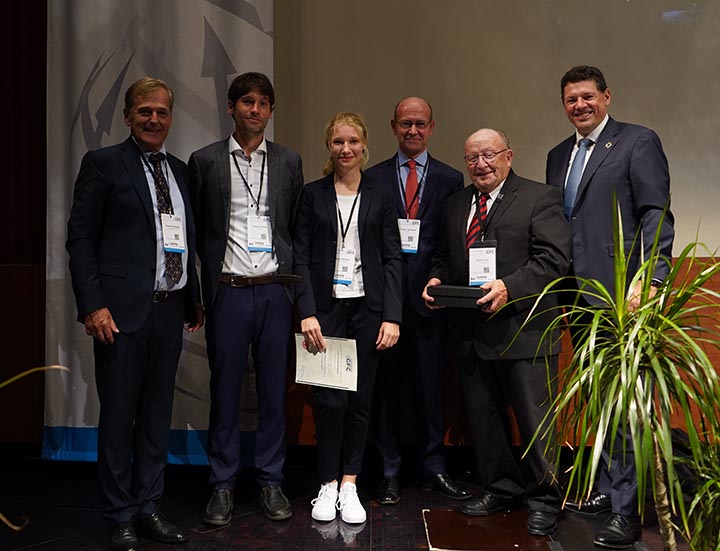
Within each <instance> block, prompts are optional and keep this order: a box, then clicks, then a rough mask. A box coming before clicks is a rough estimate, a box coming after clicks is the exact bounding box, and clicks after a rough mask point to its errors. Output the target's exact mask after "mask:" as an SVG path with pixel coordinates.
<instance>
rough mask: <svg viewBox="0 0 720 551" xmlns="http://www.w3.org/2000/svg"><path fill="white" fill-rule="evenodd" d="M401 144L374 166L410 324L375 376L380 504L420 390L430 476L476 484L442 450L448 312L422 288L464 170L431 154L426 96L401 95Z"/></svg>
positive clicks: (448, 485) (433, 483)
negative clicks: (452, 467)
mask: <svg viewBox="0 0 720 551" xmlns="http://www.w3.org/2000/svg"><path fill="white" fill-rule="evenodd" d="M390 125H391V127H392V131H393V133H394V134H395V137H396V138H397V141H398V152H397V153H396V154H395V155H393V156H392V157H391V158H389V159H387V160H385V161H382V162H381V163H378V164H377V165H375V166H373V167H372V168H370V169H368V171H367V173H368V175H370V176H371V177H372V178H374V179H375V180H376V181H377V182H379V183H380V184H381V185H383V186H385V187H386V189H388V190H389V191H390V193H391V194H392V197H393V203H394V206H395V214H396V216H397V219H398V225H399V227H400V232H401V235H402V236H403V238H404V242H403V255H402V289H403V330H402V332H401V335H400V340H399V342H398V344H397V346H395V347H393V348H391V349H390V350H387V351H385V352H383V354H382V356H381V361H380V362H381V363H380V370H379V373H378V380H377V383H376V404H377V408H376V409H377V411H376V423H375V425H376V426H375V438H376V441H377V444H378V448H379V450H380V454H381V456H382V460H383V476H384V479H383V482H382V483H381V485H380V487H379V488H378V492H377V498H378V501H379V503H380V504H381V505H391V504H396V503H398V502H399V501H400V485H399V481H398V477H399V475H400V462H401V459H402V457H401V450H400V440H399V435H400V431H401V427H402V426H403V425H405V424H406V420H403V416H402V408H401V406H402V405H403V403H405V402H407V400H408V398H413V399H415V398H416V399H415V400H413V402H415V403H417V406H418V407H417V408H416V409H414V410H413V412H414V413H417V416H416V419H415V422H416V423H417V424H419V425H420V426H419V427H417V428H418V429H419V430H417V431H416V432H417V434H418V436H419V442H418V444H420V445H421V447H422V449H423V460H424V461H423V471H424V478H425V482H426V484H427V485H428V486H429V487H431V488H434V489H435V490H437V491H439V492H440V493H442V494H443V495H446V496H448V497H450V498H453V499H468V498H470V497H471V494H470V492H469V491H468V490H467V489H465V488H462V487H461V486H459V485H457V484H456V483H455V482H454V481H453V480H452V479H451V478H450V477H449V476H448V475H447V474H446V471H445V457H444V455H443V438H444V434H445V433H444V426H443V412H442V373H443V366H444V365H445V351H444V346H443V345H444V342H445V333H446V329H447V317H446V315H445V312H442V311H439V312H438V311H433V310H430V309H428V308H426V307H425V303H424V302H423V300H422V291H423V288H424V287H425V284H426V283H427V280H428V272H429V271H430V260H431V258H432V255H433V253H434V252H435V249H436V248H437V244H438V242H439V240H440V221H441V218H442V206H443V204H444V203H445V199H447V198H448V197H449V196H450V195H451V194H453V193H454V192H456V191H458V190H460V189H462V187H463V177H462V174H461V173H460V172H458V171H457V170H455V169H454V168H452V167H450V166H448V165H446V164H445V163H441V162H440V161H438V160H437V159H434V158H433V157H431V156H430V153H429V152H428V150H427V142H428V139H429V138H430V136H431V135H432V133H433V129H434V128H435V120H434V119H433V113H432V107H431V106H430V104H429V103H428V102H427V101H425V100H424V99H422V98H416V97H409V98H405V99H403V100H401V101H400V102H399V103H398V104H397V105H396V106H395V111H394V113H393V119H392V120H391V121H390Z"/></svg>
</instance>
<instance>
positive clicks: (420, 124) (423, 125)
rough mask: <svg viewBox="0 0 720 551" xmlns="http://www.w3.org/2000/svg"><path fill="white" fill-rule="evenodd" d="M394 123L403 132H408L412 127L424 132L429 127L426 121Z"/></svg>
mask: <svg viewBox="0 0 720 551" xmlns="http://www.w3.org/2000/svg"><path fill="white" fill-rule="evenodd" d="M395 122H396V123H397V125H398V126H399V127H400V128H402V129H403V130H410V129H411V128H412V127H413V126H414V127H415V128H417V129H418V130H425V129H426V128H427V127H428V126H430V123H429V122H427V121H408V120H402V121H395Z"/></svg>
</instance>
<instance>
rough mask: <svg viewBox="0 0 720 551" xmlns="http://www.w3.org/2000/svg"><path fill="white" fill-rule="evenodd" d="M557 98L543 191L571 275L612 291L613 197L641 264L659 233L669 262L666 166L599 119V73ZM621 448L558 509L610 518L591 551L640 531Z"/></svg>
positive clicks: (626, 127)
mask: <svg viewBox="0 0 720 551" xmlns="http://www.w3.org/2000/svg"><path fill="white" fill-rule="evenodd" d="M560 90H561V95H562V103H563V108H564V109H565V114H566V115H567V117H568V120H569V121H570V122H571V123H572V125H573V126H574V127H575V133H574V134H573V135H572V136H570V137H569V138H567V139H566V140H564V141H563V142H562V143H560V144H559V145H558V146H556V147H555V148H553V149H552V150H551V151H550V153H548V158H547V173H546V177H547V183H548V184H550V185H552V186H554V187H556V188H558V189H560V190H563V192H564V206H565V216H566V218H567V219H568V221H569V223H570V229H571V232H572V263H571V275H572V274H575V275H577V276H578V277H580V278H593V279H597V280H599V281H601V282H602V283H603V284H604V285H605V286H606V288H607V289H610V290H612V289H614V288H615V285H614V279H613V278H614V271H613V209H614V208H616V206H615V205H614V204H613V196H615V197H616V199H617V202H618V205H619V208H620V211H621V215H622V221H623V229H624V233H625V236H626V239H630V240H631V239H632V238H633V236H635V235H636V234H637V232H638V231H640V232H641V235H642V241H641V243H642V246H643V248H644V251H643V252H644V257H645V258H648V257H649V253H650V250H651V249H652V245H653V242H654V239H655V234H656V231H657V230H658V226H661V227H660V243H659V244H660V253H661V254H662V255H663V256H664V257H666V258H671V257H672V244H673V237H674V230H673V216H672V213H671V212H670V211H669V210H668V211H667V212H666V213H665V216H664V218H663V209H664V208H665V207H666V206H667V205H669V201H670V174H669V172H668V163H667V159H666V158H665V153H664V152H663V148H662V144H661V143H660V138H658V136H657V134H655V132H653V131H652V130H650V129H649V128H645V127H642V126H638V125H634V124H627V123H622V122H617V121H615V120H614V119H613V118H611V117H610V116H609V115H608V114H607V108H608V106H609V105H610V99H611V94H610V89H609V88H608V87H607V84H606V83H605V77H604V76H603V74H602V72H601V71H600V69H598V68H596V67H589V66H585V65H582V66H578V67H573V68H572V69H570V70H569V71H568V72H567V73H565V75H564V76H563V77H562V80H561V83H560ZM627 252H629V251H626V253H627ZM629 258H630V261H631V262H634V265H632V266H631V273H630V274H629V276H630V277H631V276H632V272H633V271H635V270H637V268H638V266H639V259H640V255H639V254H635V255H634V256H629ZM668 270H669V265H668V264H667V263H658V265H657V268H656V272H655V273H654V274H653V284H657V283H659V282H661V281H662V280H663V279H664V278H665V276H666V275H667V273H668ZM641 285H642V282H640V281H638V283H637V285H636V288H635V290H634V293H633V296H634V297H635V298H634V299H633V300H632V301H630V303H629V307H630V308H632V309H635V308H637V307H638V306H639V301H640V299H639V297H640V287H641ZM574 290H575V291H576V290H577V288H575V289H574ZM573 299H574V296H573ZM580 300H584V298H581V299H580ZM589 300H592V299H589ZM571 329H572V328H571ZM622 440H623V435H622V434H621V431H619V432H618V434H617V435H616V443H615V446H614V448H613V449H614V450H615V451H614V452H613V458H612V461H610V457H609V455H608V454H607V452H606V451H604V452H603V462H604V466H603V468H601V470H600V475H599V477H598V481H597V491H595V492H593V494H592V495H591V496H590V498H589V499H588V500H587V501H584V502H582V503H567V504H566V508H567V509H570V510H573V511H576V512H577V513H580V514H585V515H600V514H607V513H612V514H610V515H609V516H608V518H607V520H606V521H605V523H604V525H603V527H602V528H601V529H600V531H599V532H598V533H597V535H596V537H595V545H597V546H599V547H605V548H611V549H613V548H623V547H629V546H631V545H632V544H633V543H634V542H635V541H636V540H637V539H639V537H640V531H641V529H640V519H639V517H638V502H637V499H638V496H637V480H636V475H635V464H634V461H633V452H632V442H631V441H630V435H629V433H628V435H627V441H626V442H625V444H624V446H625V447H623V441H622ZM623 449H625V453H623V451H622V450H623Z"/></svg>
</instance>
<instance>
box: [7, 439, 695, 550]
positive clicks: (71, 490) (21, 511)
mask: <svg viewBox="0 0 720 551" xmlns="http://www.w3.org/2000/svg"><path fill="white" fill-rule="evenodd" d="M0 451H2V450H0ZM468 457H469V454H468V453H466V452H463V451H462V450H456V451H455V452H454V453H452V454H451V456H450V457H449V464H448V466H449V470H450V472H451V473H452V474H454V475H457V476H459V477H460V478H461V479H463V480H465V481H466V483H467V484H468V486H469V487H471V488H473V489H474V490H477V486H475V485H474V484H473V483H472V481H471V477H470V476H469V474H468V473H467V469H465V468H464V467H465V466H466V464H467V463H468V460H467V459H468ZM285 470H286V477H287V478H286V483H285V485H284V489H285V492H286V494H287V495H288V498H289V499H290V500H291V502H292V505H293V510H294V514H293V517H292V518H291V519H290V520H288V521H282V522H271V521H268V520H266V519H265V517H264V516H263V514H262V512H261V509H260V503H259V499H258V492H257V489H256V486H255V483H254V480H253V478H252V476H250V474H247V475H243V476H242V477H241V479H240V480H239V481H238V485H237V489H236V492H235V512H234V515H233V520H232V523H231V524H230V525H229V526H228V527H225V528H221V529H210V528H208V527H207V526H206V525H205V524H204V523H203V521H202V517H201V512H202V509H203V508H204V506H205V503H206V501H207V499H208V497H209V492H210V490H209V488H208V487H207V485H206V480H207V474H208V472H207V467H197V466H170V467H168V470H167V476H166V492H165V494H166V495H165V498H164V499H163V502H162V503H161V507H162V510H163V512H164V513H165V515H166V517H167V518H169V519H170V520H172V521H174V522H176V523H177V524H179V525H180V526H181V527H182V528H184V529H185V530H187V533H188V536H189V541H188V542H187V543H186V544H183V545H180V546H169V545H161V544H156V543H153V542H151V541H141V549H142V550H145V551H168V550H170V549H177V550H178V551H241V550H253V551H255V550H257V551H261V550H262V551H275V550H278V551H279V550H291V549H292V550H297V551H336V550H343V549H353V550H356V551H359V550H371V549H372V550H388V551H406V550H407V551H409V550H427V549H428V539H427V535H426V530H425V523H424V521H423V510H430V511H446V510H454V509H457V508H458V507H459V505H458V503H457V502H453V501H452V500H450V499H446V498H444V497H443V496H441V495H439V494H436V493H434V492H430V491H428V490H424V489H422V488H421V487H420V486H419V485H418V484H417V482H415V481H413V480H412V477H410V479H408V480H406V481H404V486H403V491H402V499H401V501H400V503H399V504H398V505H395V506H386V507H381V506H380V505H378V503H377V501H375V500H373V499H372V493H373V488H374V487H375V485H376V483H377V482H378V479H377V478H376V477H375V478H374V477H373V476H372V475H371V474H367V475H361V478H360V479H359V483H358V486H359V493H360V498H361V500H362V502H363V505H364V506H365V508H366V510H367V512H368V520H367V521H366V522H365V523H364V524H362V525H360V526H352V525H348V524H345V523H344V522H342V521H341V520H339V519H338V520H337V521H335V522H331V523H318V522H315V521H313V520H312V519H311V518H310V510H311V505H310V501H311V500H312V499H313V498H314V497H315V496H316V493H317V488H318V480H317V476H316V474H315V464H314V448H312V447H297V448H291V449H290V451H289V454H288V461H287V463H286V469H285ZM369 471H370V472H371V471H372V469H369ZM363 476H365V478H363ZM0 513H3V514H4V515H5V516H6V517H8V518H9V519H10V520H11V521H13V522H16V523H17V522H20V520H21V517H23V516H27V517H28V518H29V524H28V526H27V527H26V528H25V529H24V530H22V531H20V532H13V531H11V530H10V529H9V528H7V527H6V526H4V525H2V524H0V550H1V551H20V550H23V551H25V550H34V551H96V550H97V551H100V550H104V549H106V537H107V536H106V525H105V522H104V521H103V518H102V514H101V511H100V509H99V505H98V499H97V490H96V486H95V465H94V464H89V463H67V462H48V461H41V460H39V459H37V458H33V457H28V455H27V454H26V453H20V454H18V453H15V454H13V453H12V451H11V452H10V453H8V451H7V450H5V453H4V454H3V458H2V459H0ZM648 513H649V514H648V518H646V522H645V524H644V527H643V535H642V541H641V542H638V543H637V544H636V545H635V546H634V548H633V551H656V550H657V551H660V550H661V549H662V544H661V543H660V539H659V536H658V529H657V523H656V521H655V518H654V515H653V514H652V511H651V510H649V511H648ZM450 518H454V519H455V521H459V522H462V516H460V514H458V516H453V515H450ZM472 519H473V521H472V523H470V525H471V526H470V528H471V529H469V530H468V532H467V533H468V534H469V536H468V540H467V541H465V542H463V547H462V549H471V550H474V551H495V550H501V549H508V550H513V551H528V550H532V551H535V550H540V549H543V550H545V549H546V550H549V551H593V550H594V549H595V547H594V546H593V544H592V540H593V534H594V531H595V529H596V528H597V527H598V526H599V525H600V523H601V522H602V520H603V519H587V518H583V517H580V516H577V515H574V514H572V513H569V512H568V513H563V514H561V517H560V523H559V527H558V530H557V531H556V532H555V533H554V534H552V536H550V537H530V536H527V535H526V533H525V522H526V519H527V513H526V512H525V511H516V512H513V513H509V514H500V516H494V517H485V518H479V517H472ZM682 549H687V546H683V547H682Z"/></svg>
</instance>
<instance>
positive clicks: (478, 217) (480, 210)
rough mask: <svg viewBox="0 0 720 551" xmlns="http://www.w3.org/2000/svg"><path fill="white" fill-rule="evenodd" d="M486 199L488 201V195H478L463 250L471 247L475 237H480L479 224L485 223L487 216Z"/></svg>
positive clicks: (480, 226)
mask: <svg viewBox="0 0 720 551" xmlns="http://www.w3.org/2000/svg"><path fill="white" fill-rule="evenodd" d="M488 199H490V194H489V193H481V194H480V198H479V199H478V201H477V209H476V210H475V214H474V215H473V217H472V220H471V221H470V227H469V228H468V232H467V237H466V238H465V248H467V249H469V248H470V245H472V244H473V243H474V242H475V240H476V239H477V236H478V235H480V230H481V228H482V225H481V223H482V222H485V219H486V218H487V214H488V210H487V202H488Z"/></svg>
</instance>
